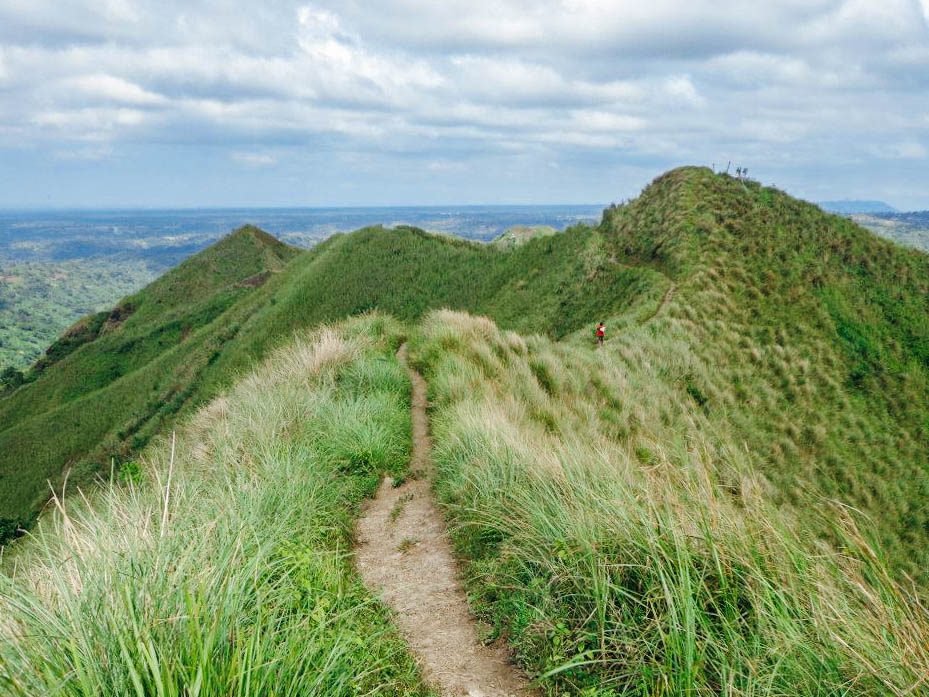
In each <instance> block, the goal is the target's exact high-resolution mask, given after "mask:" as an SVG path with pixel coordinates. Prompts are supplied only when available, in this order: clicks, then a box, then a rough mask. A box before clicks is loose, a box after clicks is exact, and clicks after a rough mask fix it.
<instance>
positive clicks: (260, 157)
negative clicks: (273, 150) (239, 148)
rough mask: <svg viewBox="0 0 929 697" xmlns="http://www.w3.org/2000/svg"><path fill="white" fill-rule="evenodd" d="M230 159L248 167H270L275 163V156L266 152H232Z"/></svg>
mask: <svg viewBox="0 0 929 697" xmlns="http://www.w3.org/2000/svg"><path fill="white" fill-rule="evenodd" d="M232 159H233V160H235V161H236V162H238V163H240V164H243V165H246V166H248V167H270V166H272V165H276V164H277V158H276V157H274V156H273V155H268V154H267V153H257V152H234V153H232Z"/></svg>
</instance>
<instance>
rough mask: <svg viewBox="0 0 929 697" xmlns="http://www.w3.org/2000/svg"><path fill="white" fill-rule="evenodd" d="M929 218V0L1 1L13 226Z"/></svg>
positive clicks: (6, 165) (2, 152)
mask: <svg viewBox="0 0 929 697" xmlns="http://www.w3.org/2000/svg"><path fill="white" fill-rule="evenodd" d="M727 162H731V163H732V167H733V168H735V167H736V166H744V167H747V168H748V170H749V174H750V175H751V176H752V177H753V178H757V179H759V180H760V181H762V182H763V183H765V184H773V185H776V186H778V187H779V188H782V189H786V190H787V191H789V192H790V193H792V194H794V195H797V196H801V197H803V198H807V199H810V200H824V199H846V198H865V199H882V200H885V201H887V202H889V203H891V204H892V205H895V206H897V207H898V208H901V209H909V210H913V209H929V186H927V185H929V0H779V1H778V0H772V1H765V2H746V1H745V0H737V1H729V0H680V1H678V0H649V1H648V2H642V1H641V0H532V1H530V0H441V1H438V0H437V1H435V2H423V1H416V0H369V1H366V2H360V1H357V0H339V1H337V2H336V1H333V2H329V1H328V0H318V1H317V2H312V3H307V2H290V1H288V0H264V1H260V2H256V1H255V0H248V1H247V2H246V1H245V0H210V1H209V2H200V1H199V0H183V1H177V0H158V1H157V2H154V1H152V2H148V1H142V0H94V1H91V0H0V207H4V208H36V207H39V208H41V207H102V206H106V207H132V206H146V207H173V206H178V207H205V206H341V205H446V204H504V203H506V204H540V203H603V204H606V203H610V202H619V201H622V200H624V199H627V198H630V197H632V196H635V195H636V194H637V193H638V192H639V191H640V190H641V189H642V187H643V186H645V185H646V184H647V183H648V182H649V181H650V180H651V179H653V178H654V177H655V176H657V175H659V174H660V173H662V172H663V171H665V170H667V169H670V168H672V167H676V166H679V165H684V164H700V165H707V166H711V165H713V164H715V165H716V167H717V168H721V167H722V168H724V167H725V165H726V163H727Z"/></svg>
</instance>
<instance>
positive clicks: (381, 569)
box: [356, 347, 537, 697]
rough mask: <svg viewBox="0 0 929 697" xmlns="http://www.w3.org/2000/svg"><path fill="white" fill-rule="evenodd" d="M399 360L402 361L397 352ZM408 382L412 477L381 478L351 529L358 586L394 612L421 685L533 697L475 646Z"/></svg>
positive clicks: (425, 425)
mask: <svg viewBox="0 0 929 697" xmlns="http://www.w3.org/2000/svg"><path fill="white" fill-rule="evenodd" d="M398 355H399V357H400V359H401V360H402V361H404V363H405V362H406V351H405V347H403V348H401V349H400V353H399V354H398ZM410 376H411V378H412V381H413V400H412V401H413V456H412V462H411V463H410V468H411V470H412V472H413V473H414V474H413V476H412V477H410V478H409V479H408V480H407V481H406V482H405V483H404V484H403V485H402V486H399V487H394V486H393V482H392V481H391V480H390V478H386V479H385V480H384V481H383V482H382V483H381V487H380V489H379V490H378V493H377V496H376V497H375V499H374V500H373V501H371V502H370V503H369V505H368V506H367V508H366V509H365V511H364V513H363V514H362V517H361V519H360V520H359V522H358V527H357V531H356V540H357V547H356V564H357V568H358V571H359V573H360V574H361V576H362V578H363V579H364V582H365V584H366V585H367V586H368V588H370V589H371V590H372V591H374V592H375V593H376V594H377V595H378V596H379V597H380V598H381V599H382V600H383V601H384V602H385V603H387V604H388V605H389V606H390V607H391V608H393V610H394V611H395V612H396V622H397V625H398V626H399V628H400V631H401V632H402V633H403V635H404V637H405V638H406V640H407V642H408V643H409V645H410V648H411V649H412V651H413V653H414V655H415V656H416V658H417V661H418V662H419V664H420V667H421V668H422V671H423V674H424V675H425V678H426V680H427V681H428V682H429V684H431V685H432V686H434V687H435V688H436V689H438V690H439V691H440V692H441V694H442V695H444V696H445V697H464V696H467V697H516V696H519V697H529V696H530V695H535V694H537V693H536V692H535V691H534V690H533V689H531V688H530V686H529V683H528V681H527V680H526V679H525V678H524V677H523V676H522V675H521V674H520V673H519V671H518V670H517V669H516V668H515V667H514V666H513V665H511V664H510V663H509V661H508V655H507V652H506V650H505V648H503V647H498V646H485V645H483V644H481V643H480V642H479V641H478V625H477V623H476V622H475V620H474V618H473V617H472V616H471V615H470V613H469V612H468V604H467V599H466V596H465V593H464V591H463V590H462V588H461V585H460V584H459V582H458V570H457V568H456V565H455V560H454V557H453V556H452V551H451V547H450V545H449V542H448V538H447V536H446V532H445V521H444V520H443V518H442V514H441V512H440V511H439V509H438V507H437V506H436V504H435V502H434V500H433V497H432V490H431V484H430V483H431V479H432V465H431V461H430V455H429V451H430V448H431V441H430V438H429V422H428V418H427V416H426V383H425V381H424V380H423V378H422V377H421V376H420V375H419V374H418V373H416V372H415V371H413V370H412V369H411V370H410Z"/></svg>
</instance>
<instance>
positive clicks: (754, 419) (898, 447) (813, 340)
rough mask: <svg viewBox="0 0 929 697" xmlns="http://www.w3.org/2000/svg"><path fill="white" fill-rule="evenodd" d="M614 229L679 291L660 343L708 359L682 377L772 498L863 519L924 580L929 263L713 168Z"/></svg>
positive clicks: (640, 203) (644, 345) (657, 186)
mask: <svg viewBox="0 0 929 697" xmlns="http://www.w3.org/2000/svg"><path fill="white" fill-rule="evenodd" d="M604 227H605V231H604V236H605V237H606V239H608V241H609V244H610V245H612V248H613V249H614V252H615V253H616V254H621V255H624V256H625V257H626V258H627V259H630V258H632V259H639V260H641V263H643V264H650V265H653V266H655V267H656V268H658V269H660V270H661V271H662V272H664V273H665V274H667V275H668V276H669V277H671V278H672V279H673V280H674V282H675V283H676V285H677V291H676V293H675V296H674V299H673V301H672V303H671V306H670V308H669V312H668V317H669V319H668V320H667V321H664V322H662V323H660V324H659V325H657V326H656V327H655V330H654V331H655V332H656V336H661V337H663V338H665V337H674V338H675V340H678V341H682V342H685V343H686V344H687V345H688V346H689V347H690V348H691V349H692V351H693V352H694V356H695V358H694V360H693V361H692V362H691V364H690V365H688V366H686V367H685V366H680V367H676V368H675V373H676V374H674V373H672V375H671V376H669V377H671V378H672V379H674V380H677V381H678V382H679V383H680V384H681V385H682V386H683V387H684V388H685V389H687V390H688V391H689V392H690V393H691V394H692V397H693V403H694V405H695V406H696V407H698V408H700V409H701V410H702V411H703V412H705V413H706V414H707V415H708V416H709V417H710V419H711V422H712V423H713V424H714V425H715V426H716V427H718V428H720V429H725V430H732V431H733V433H734V434H735V435H736V436H737V437H738V438H740V439H742V440H744V441H745V443H746V445H747V447H749V448H750V450H751V451H752V452H753V454H754V455H756V466H757V467H758V468H759V470H760V472H761V473H762V474H763V475H764V477H765V478H766V480H767V481H768V482H769V484H770V487H771V491H772V495H774V496H775V497H776V498H777V499H778V500H779V501H781V502H784V503H792V504H797V505H798V506H799V507H800V508H801V509H802V508H806V507H809V506H820V505H821V501H822V500H823V498H826V499H836V500H839V501H842V502H844V503H846V504H848V505H851V506H854V507H856V508H859V509H861V510H862V511H863V512H864V513H866V514H867V515H869V516H870V517H871V518H872V521H873V529H874V530H875V531H876V532H877V534H878V535H879V536H880V538H881V542H882V546H883V547H884V549H885V550H886V552H887V553H888V554H889V555H890V557H891V559H893V561H894V563H895V564H896V565H897V566H898V568H899V569H901V570H903V571H906V572H908V573H911V574H913V575H916V576H919V577H922V578H923V579H924V580H925V578H926V577H925V574H926V570H927V569H929V563H927V562H929V556H927V550H929V544H927V543H929V505H927V501H929V460H927V456H926V453H927V452H929V389H927V386H929V256H927V255H925V254H923V253H921V252H918V251H915V250H909V249H905V248H902V247H899V246H897V245H894V244H892V243H890V242H887V241H885V240H882V239H880V238H878V237H876V236H874V235H872V234H870V233H869V232H867V231H866V230H864V229H862V228H859V227H858V226H856V225H855V224H853V223H852V222H851V221H849V220H847V219H845V218H842V217H838V216H832V215H826V214H823V213H822V211H820V210H819V209H818V208H817V207H815V206H813V205H810V204H806V203H804V202H801V201H798V200H796V199H793V198H791V197H789V196H787V195H785V194H783V193H782V192H779V191H777V190H774V189H770V188H765V187H761V186H759V185H758V184H756V183H752V182H741V181H738V180H734V179H731V178H728V177H720V176H716V175H713V174H712V173H711V172H710V171H708V170H700V169H684V170H677V171H674V172H671V173H669V174H668V175H665V176H664V177H661V178H659V179H658V180H657V181H656V182H655V183H654V184H653V185H652V186H651V187H649V188H648V189H647V190H646V191H645V192H644V193H643V195H642V196H641V197H640V198H639V199H638V200H636V201H635V202H633V203H632V204H630V205H629V206H627V207H625V208H622V209H617V210H614V211H611V212H608V214H607V217H606V221H605V223H604ZM636 343H637V345H636V346H630V347H629V350H637V351H646V352H648V351H649V349H650V342H648V341H639V342H636Z"/></svg>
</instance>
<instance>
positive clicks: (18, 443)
mask: <svg viewBox="0 0 929 697" xmlns="http://www.w3.org/2000/svg"><path fill="white" fill-rule="evenodd" d="M295 253H296V250H295V249H292V248H290V247H287V246H286V245H283V244H281V243H280V242H278V241H277V240H275V239H274V238H272V237H270V236H269V235H267V234H266V233H264V232H261V231H260V230H257V229H255V228H243V229H241V230H239V231H238V232H236V233H235V234H232V235H230V236H228V237H226V238H225V239H223V240H222V241H220V242H218V243H217V244H215V245H213V246H212V247H210V248H209V249H207V250H205V251H204V252H201V253H200V254H198V255H196V256H194V257H192V258H191V259H188V260H187V261H186V262H184V263H183V264H181V265H180V266H178V267H177V268H176V269H174V270H172V271H171V272H169V273H168V274H166V275H164V276H163V277H161V278H160V279H158V280H156V281H155V282H154V283H152V284H151V285H149V286H148V287H146V288H145V289H143V290H142V291H140V292H139V293H136V294H135V295H131V296H129V297H127V298H125V299H124V300H123V301H122V302H121V303H120V304H119V305H118V306H117V307H116V308H114V309H113V310H112V311H110V312H103V313H100V314H97V315H92V316H89V317H87V318H85V319H83V320H81V321H80V322H78V323H77V324H75V325H74V326H73V327H71V328H70V329H69V330H68V331H67V332H65V334H64V335H63V336H62V337H61V338H60V339H59V340H58V341H56V342H55V343H54V344H53V345H52V346H51V347H49V349H48V350H47V351H46V354H45V355H44V356H43V357H42V358H41V359H40V360H39V361H38V362H37V363H36V364H35V366H34V367H33V369H32V371H31V375H30V378H31V379H30V382H28V383H27V384H25V385H23V386H21V387H20V388H19V389H17V390H16V391H14V392H13V393H12V394H9V395H7V396H6V397H5V398H3V399H0V453H2V455H0V540H2V539H4V537H5V535H9V534H11V533H12V532H13V530H15V528H16V526H18V525H21V524H23V523H24V522H27V521H28V519H29V518H30V517H31V516H32V515H33V514H34V513H35V511H36V510H37V507H38V506H39V505H41V503H42V502H44V501H45V499H46V498H47V496H48V494H49V488H48V482H52V483H53V484H54V485H57V484H58V483H59V482H60V481H61V476H62V473H63V472H64V471H66V470H67V469H69V468H70V469H71V470H72V471H71V476H72V477H73V481H75V482H77V483H80V482H82V481H84V480H86V478H87V476H88V475H89V474H90V473H92V472H94V471H96V470H97V469H99V468H100V467H101V466H102V467H107V468H108V465H109V462H110V460H111V458H116V459H117V460H119V459H121V458H122V457H124V456H125V455H126V454H128V452H130V451H131V450H132V449H137V448H138V447H141V446H142V445H144V443H145V442H147V440H148V439H149V438H150V437H151V436H152V435H153V434H155V433H158V432H159V431H160V430H161V429H162V428H163V426H164V425H165V424H166V423H170V421H171V419H172V418H173V415H174V414H175V413H176V412H178V411H179V410H180V409H181V408H182V407H183V406H184V405H185V404H186V402H187V401H188V399H189V397H190V395H191V393H192V390H193V388H194V386H195V385H196V384H197V381H198V380H199V378H200V375H201V374H202V373H203V371H204V370H205V369H206V368H207V367H208V366H209V364H210V362H211V361H212V360H215V358H216V356H217V355H218V354H219V353H220V352H221V351H222V350H223V347H224V345H225V344H226V342H228V341H229V340H230V339H232V338H233V337H234V336H235V334H236V331H237V322H239V321H241V318H242V317H244V316H247V315H248V314H249V313H250V312H253V311H254V308H255V307H256V303H255V295H256V293H257V291H258V290H260V288H257V286H259V285H260V283H261V282H263V281H264V280H266V277H267V276H268V275H269V274H271V273H272V272H274V271H279V270H280V269H282V268H283V267H284V266H285V264H286V262H287V261H288V260H289V259H290V258H292V257H293V256H294V254H295Z"/></svg>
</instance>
